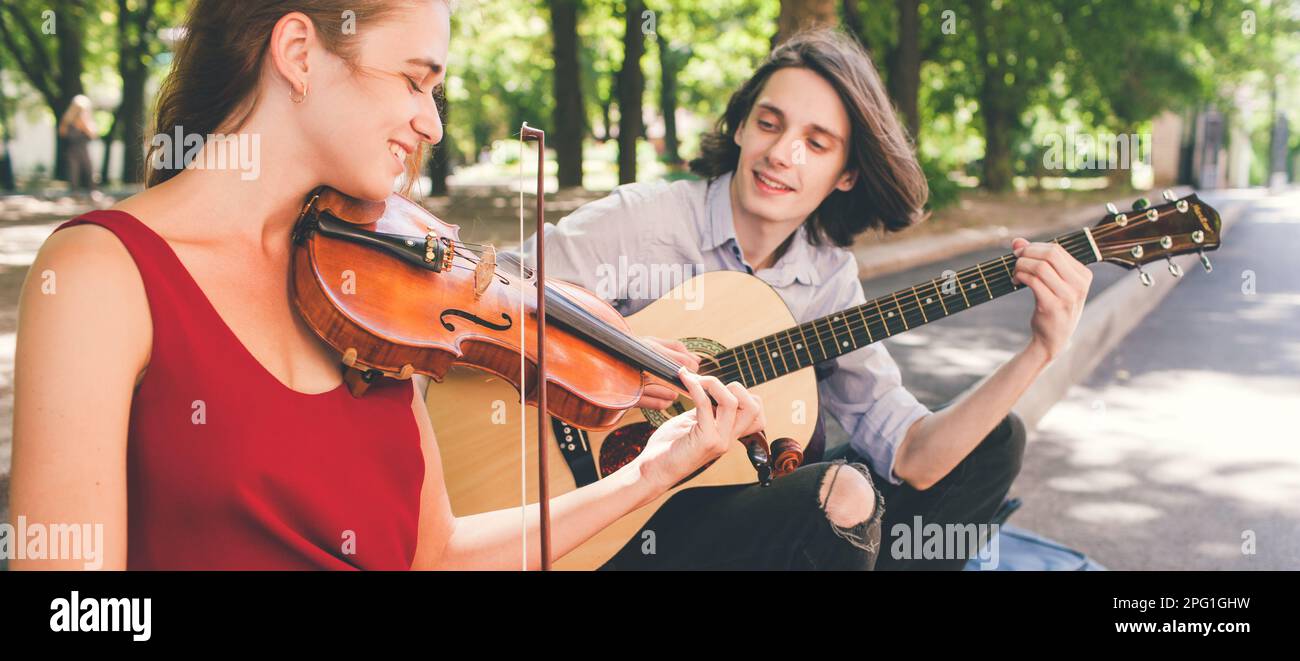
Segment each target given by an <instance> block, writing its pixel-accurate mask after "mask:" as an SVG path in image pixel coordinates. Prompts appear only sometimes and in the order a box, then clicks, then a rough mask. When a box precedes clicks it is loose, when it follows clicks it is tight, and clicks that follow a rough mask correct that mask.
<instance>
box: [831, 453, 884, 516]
mask: <svg viewBox="0 0 1300 661" xmlns="http://www.w3.org/2000/svg"><path fill="white" fill-rule="evenodd" d="M845 468H849V470H844V469H845ZM862 470H863V469H860V468H858V467H857V466H856V465H851V464H845V463H838V462H837V463H836V464H835V465H833V466H832V467H831V468H830V469H829V470H827V471H826V474H825V475H824V476H823V477H822V487H821V506H822V511H823V512H825V513H826V518H827V519H829V520H830V522H831V523H832V524H834V525H835V526H838V527H840V528H851V527H853V526H857V525H860V524H862V523H863V522H865V521H867V520H869V519H870V518H871V517H872V515H873V514H875V511H876V492H875V489H873V488H872V485H871V480H870V478H868V477H867V476H866V475H865V474H863V473H862Z"/></svg>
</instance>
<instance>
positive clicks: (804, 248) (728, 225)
mask: <svg viewBox="0 0 1300 661" xmlns="http://www.w3.org/2000/svg"><path fill="white" fill-rule="evenodd" d="M732 174H733V173H731V172H728V173H727V174H724V175H722V176H720V177H718V178H717V179H714V180H713V181H711V182H709V187H708V191H707V192H706V193H705V204H706V207H707V209H708V227H707V232H705V235H704V237H702V238H703V239H704V245H703V246H702V247H703V248H705V249H708V250H715V249H718V248H721V247H725V246H727V245H728V244H732V245H736V246H737V250H739V246H738V244H737V242H736V226H735V221H734V220H733V216H732V213H731V177H732ZM815 258H816V255H815V254H814V253H813V250H812V246H811V245H809V244H808V229H807V226H806V224H805V225H800V226H799V229H797V230H795V233H794V237H793V239H792V240H791V241H790V247H789V248H788V249H787V250H786V251H785V254H784V255H782V256H781V259H779V260H777V262H776V264H774V265H772V267H771V268H768V269H764V273H765V275H767V276H768V278H767V279H768V281H769V282H770V283H771V284H772V285H775V286H778V287H784V286H786V285H789V284H790V283H791V282H793V281H795V280H798V281H799V282H800V283H802V284H805V285H813V286H816V285H817V284H819V283H820V282H821V277H820V275H819V274H818V272H817V265H816V264H815V263H814V261H813V260H814V259H815Z"/></svg>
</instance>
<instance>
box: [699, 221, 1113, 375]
mask: <svg viewBox="0 0 1300 661" xmlns="http://www.w3.org/2000/svg"><path fill="white" fill-rule="evenodd" d="M1052 242H1053V243H1058V244H1060V245H1061V246H1062V247H1063V248H1065V249H1066V251H1068V252H1069V253H1070V254H1071V255H1073V256H1074V258H1075V259H1077V260H1079V261H1080V262H1082V263H1084V264H1091V263H1093V262H1096V261H1098V251H1097V249H1096V244H1095V243H1094V242H1093V238H1092V235H1091V234H1090V232H1089V230H1087V229H1083V230H1079V231H1077V232H1071V233H1069V234H1065V235H1062V236H1059V237H1057V238H1055V239H1053V240H1052ZM1015 267H1016V256H1015V255H1014V254H1010V253H1008V254H1006V255H1003V256H1001V257H998V258H996V259H990V260H988V261H986V262H981V263H979V264H976V265H975V266H972V267H970V268H967V269H963V270H961V271H957V272H952V271H945V272H944V273H943V274H942V275H940V277H939V278H936V279H934V280H930V281H928V282H923V283H920V284H918V285H915V286H912V287H908V288H906V289H900V290H898V291H896V292H894V293H892V294H888V295H886V296H881V297H879V298H875V299H872V300H870V301H867V302H866V303H863V304H862V305H859V306H856V307H852V308H849V309H847V310H842V311H840V312H836V313H834V314H830V315H827V316H825V317H821V318H819V319H814V320H812V321H809V322H807V323H804V324H800V325H798V326H795V327H794V328H789V329H786V330H783V331H780V332H777V333H773V334H771V335H767V336H765V337H760V338H758V339H757V340H754V341H752V342H747V343H745V344H741V345H737V346H734V347H731V348H729V349H727V350H726V351H724V352H722V353H720V354H718V355H717V356H715V357H714V359H715V360H716V361H717V364H718V369H717V370H716V372H715V374H716V375H717V376H718V377H719V378H721V379H722V380H723V381H724V382H727V381H739V382H740V383H742V384H744V385H745V386H746V387H752V386H755V385H758V384H760V383H764V382H767V381H771V380H772V379H776V378H779V377H782V376H784V375H786V374H789V373H791V372H794V371H797V370H800V369H803V368H805V367H808V366H810V365H814V364H816V363H820V362H823V361H827V360H831V359H833V358H837V357H839V356H842V355H844V354H846V353H849V352H850V351H856V350H857V349H860V348H862V347H864V346H867V345H868V344H872V343H875V342H879V341H880V340H883V339H885V338H887V337H893V336H895V335H898V334H900V333H906V332H907V331H909V330H912V329H913V328H916V327H918V326H924V325H925V324H928V323H930V322H932V321H937V320H939V319H943V318H945V317H948V316H950V315H954V314H957V313H958V312H961V311H963V310H969V309H971V308H973V307H975V306H976V305H979V304H980V303H986V302H988V301H991V300H993V299H995V298H997V297H999V296H1004V295H1006V294H1010V293H1011V292H1014V291H1016V290H1019V289H1023V288H1024V287H1025V285H1023V284H1020V283H1017V282H1015V281H1013V280H1012V277H1011V275H1012V273H1014V272H1015Z"/></svg>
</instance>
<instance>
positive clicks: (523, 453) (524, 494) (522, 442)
mask: <svg viewBox="0 0 1300 661" xmlns="http://www.w3.org/2000/svg"><path fill="white" fill-rule="evenodd" d="M519 245H520V246H522V245H524V131H523V128H522V127H520V130H519ZM523 269H524V260H522V259H521V260H519V510H520V512H522V513H523V517H522V518H523V525H522V528H521V529H522V530H523V533H522V534H521V535H520V537H522V538H523V547H524V552H523V559H522V560H521V562H522V564H523V570H524V571H528V461H527V459H528V438H527V432H525V431H524V422H525V421H526V420H528V416H527V415H526V413H527V412H528V411H527V403H526V401H525V397H524V392H525V391H527V390H528V385H527V384H525V383H524V353H526V352H525V347H527V346H528V345H526V344H525V343H524V324H525V323H526V322H527V317H525V316H524V295H525V290H524V278H523ZM493 270H494V271H495V269H493ZM541 387H543V388H545V387H546V384H541ZM538 401H539V402H540V400H538ZM542 414H543V412H541V411H538V415H542ZM541 442H542V439H538V443H539V444H540V443H541ZM537 505H538V507H541V505H542V504H541V503H540V502H539V503H538V504H537ZM545 561H546V559H545V558H543V559H542V562H543V563H545Z"/></svg>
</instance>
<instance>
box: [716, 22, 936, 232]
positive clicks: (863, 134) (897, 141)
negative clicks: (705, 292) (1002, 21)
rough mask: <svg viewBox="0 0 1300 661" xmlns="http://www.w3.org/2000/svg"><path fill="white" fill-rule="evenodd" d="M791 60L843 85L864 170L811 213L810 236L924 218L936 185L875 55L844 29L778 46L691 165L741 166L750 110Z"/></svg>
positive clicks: (851, 166) (852, 142)
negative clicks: (739, 137)
mask: <svg viewBox="0 0 1300 661" xmlns="http://www.w3.org/2000/svg"><path fill="white" fill-rule="evenodd" d="M787 67H799V68H803V69H808V70H809V71H812V72H814V73H816V74H818V75H819V76H821V77H822V78H823V79H825V80H826V82H828V83H830V85H831V87H832V88H834V89H835V92H836V94H838V95H839V97H840V101H841V102H842V103H843V104H844V109H845V111H846V112H847V113H848V115H849V125H850V129H851V135H850V138H849V159H848V164H847V165H846V166H845V167H846V168H847V169H848V170H856V171H857V173H858V178H857V183H856V184H855V185H854V186H853V188H852V189H851V190H849V191H840V190H836V191H834V192H832V193H831V194H830V196H829V197H827V198H826V200H825V201H823V202H822V203H821V206H819V207H817V210H816V211H815V212H814V213H813V214H812V215H811V216H810V217H809V218H808V220H807V221H806V223H807V225H808V229H809V232H808V239H809V241H811V242H812V243H814V244H817V243H820V242H821V241H822V239H823V238H825V239H829V240H830V241H831V242H832V243H834V244H835V245H837V246H848V245H851V244H852V243H853V238H854V237H855V236H857V235H858V234H861V233H862V232H864V231H866V230H868V229H873V228H878V227H880V228H884V229H885V230H887V231H891V232H896V231H898V230H901V229H904V228H906V227H908V226H910V225H912V224H913V223H915V222H916V221H918V220H920V219H921V218H922V217H923V215H924V207H925V201H926V199H927V198H928V197H929V196H930V187H929V186H928V185H927V184H926V181H925V174H924V173H922V172H921V166H920V164H919V163H917V160H916V154H915V152H914V150H913V147H912V143H911V140H910V139H909V138H908V136H907V131H906V130H904V129H903V125H902V124H901V123H900V122H899V121H898V115H897V114H896V113H895V112H894V107H893V105H892V104H891V103H890V100H889V95H888V94H886V93H885V87H884V85H882V84H881V82H880V75H879V74H878V73H877V72H876V67H875V65H874V64H872V62H871V58H870V57H869V56H868V55H867V54H866V52H865V51H863V50H862V47H861V46H859V45H858V43H857V42H856V41H854V40H853V39H852V38H850V37H848V36H847V35H845V34H843V33H842V32H840V31H838V30H833V29H828V28H818V29H814V30H809V31H806V32H802V33H799V34H797V35H795V36H793V37H791V38H790V40H789V41H787V42H785V43H784V44H781V45H780V46H778V47H777V48H776V49H775V50H773V51H772V54H771V55H769V56H768V57H767V59H766V60H764V61H763V63H762V64H761V65H759V67H758V69H757V70H755V71H754V75H753V76H751V77H750V79H749V80H748V81H746V82H745V84H744V85H742V86H741V87H740V89H739V90H737V91H736V93H735V94H732V95H731V100H730V101H729V102H728V103H727V109H726V112H724V113H723V115H722V118H721V119H719V120H718V124H717V127H716V130H715V131H714V132H712V133H708V134H706V135H704V136H703V137H702V138H701V139H700V156H699V158H696V159H695V160H693V161H691V171H692V172H694V173H696V174H698V175H700V176H703V177H708V178H710V179H712V178H715V177H720V176H722V175H724V174H727V173H728V172H734V171H735V170H736V166H737V163H738V162H739V161H740V147H738V146H737V145H736V143H735V135H736V129H737V128H738V127H739V126H740V125H741V124H742V123H744V121H745V119H746V118H747V117H749V112H750V110H751V109H752V108H753V106H754V103H755V101H756V100H757V98H758V95H759V93H760V92H762V90H763V86H764V85H765V84H766V83H767V80H768V79H769V78H771V77H772V74H773V73H775V72H776V71H778V70H780V69H784V68H787Z"/></svg>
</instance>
